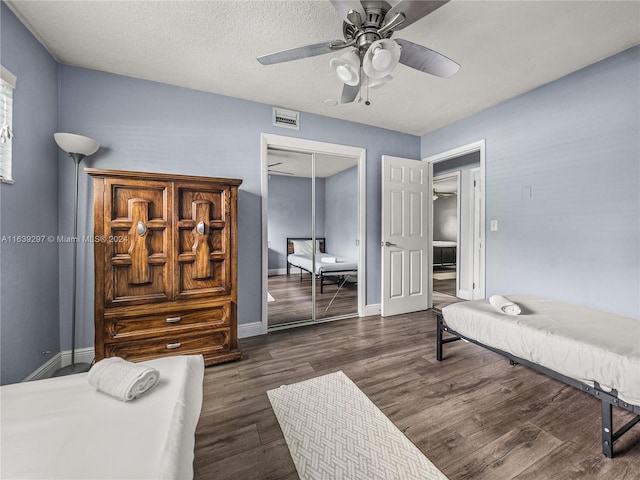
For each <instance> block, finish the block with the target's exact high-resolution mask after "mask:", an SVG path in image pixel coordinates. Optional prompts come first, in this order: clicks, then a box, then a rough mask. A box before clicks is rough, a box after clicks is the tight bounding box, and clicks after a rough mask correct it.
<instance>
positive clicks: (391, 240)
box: [382, 155, 431, 317]
mask: <svg viewBox="0 0 640 480" xmlns="http://www.w3.org/2000/svg"><path fill="white" fill-rule="evenodd" d="M428 167H429V165H428V164H427V163H426V162H420V161H417V160H410V159H406V158H398V157H389V156H386V155H383V156H382V316H383V317H386V316H390V315H398V314H401V313H409V312H415V311H418V310H425V309H427V308H429V305H431V278H430V275H429V271H428V266H429V264H428V260H429V252H430V249H431V236H430V235H429V231H428V225H430V224H431V223H430V215H431V212H430V209H429V203H428V200H429V199H430V197H429V185H430V184H431V183H430V181H429V168H428Z"/></svg>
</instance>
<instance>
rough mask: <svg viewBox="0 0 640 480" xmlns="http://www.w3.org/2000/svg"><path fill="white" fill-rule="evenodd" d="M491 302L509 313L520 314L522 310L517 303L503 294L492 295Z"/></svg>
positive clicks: (500, 309)
mask: <svg viewBox="0 0 640 480" xmlns="http://www.w3.org/2000/svg"><path fill="white" fill-rule="evenodd" d="M489 303H490V304H491V305H493V306H494V307H495V308H497V309H498V310H499V311H501V312H502V313H506V314H507V315H519V314H520V311H521V310H520V307H519V306H518V305H517V304H515V303H513V302H512V301H511V300H509V299H508V298H506V297H503V296H502V295H491V296H490V297H489Z"/></svg>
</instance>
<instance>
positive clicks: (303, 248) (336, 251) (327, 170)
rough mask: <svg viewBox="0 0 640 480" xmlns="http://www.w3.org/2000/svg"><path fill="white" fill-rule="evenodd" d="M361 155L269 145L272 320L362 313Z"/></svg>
mask: <svg viewBox="0 0 640 480" xmlns="http://www.w3.org/2000/svg"><path fill="white" fill-rule="evenodd" d="M357 161H358V160H357V159H355V158H345V157H336V156H330V155H323V154H316V156H315V175H313V171H312V159H311V155H309V154H307V153H300V152H289V151H271V150H270V151H269V168H268V172H269V176H268V182H269V183H268V225H267V229H268V252H269V258H268V268H269V277H268V303H267V308H268V323H269V327H270V328H280V327H283V326H285V325H294V324H306V323H310V322H314V321H316V322H318V321H325V320H327V319H334V318H342V317H345V316H354V315H357V313H358V283H357V272H358V263H357V258H358V244H357V241H356V240H357V235H358V167H357ZM314 195H315V198H314ZM314 208H315V209H314ZM314 222H315V225H314ZM313 227H315V228H313ZM314 233H315V240H316V241H315V246H316V248H315V254H314V248H313V246H314V241H313V240H312V237H313V234H314ZM314 260H315V263H313V261H314ZM313 283H315V303H314V295H313V294H312V293H313V292H312V288H313V287H312V284H313ZM314 307H315V308H314Z"/></svg>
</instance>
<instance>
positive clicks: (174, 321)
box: [165, 317, 182, 323]
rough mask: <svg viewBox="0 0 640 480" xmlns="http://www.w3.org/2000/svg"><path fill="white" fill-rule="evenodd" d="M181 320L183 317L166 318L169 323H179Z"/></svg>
mask: <svg viewBox="0 0 640 480" xmlns="http://www.w3.org/2000/svg"><path fill="white" fill-rule="evenodd" d="M180 320H182V317H169V318H167V319H166V320H165V322H167V323H178V322H179V321H180Z"/></svg>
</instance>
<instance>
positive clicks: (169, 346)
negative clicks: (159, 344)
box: [167, 342, 182, 350]
mask: <svg viewBox="0 0 640 480" xmlns="http://www.w3.org/2000/svg"><path fill="white" fill-rule="evenodd" d="M181 346H182V344H181V343H180V342H177V343H167V349H168V350H173V349H174V348H180V347H181Z"/></svg>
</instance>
